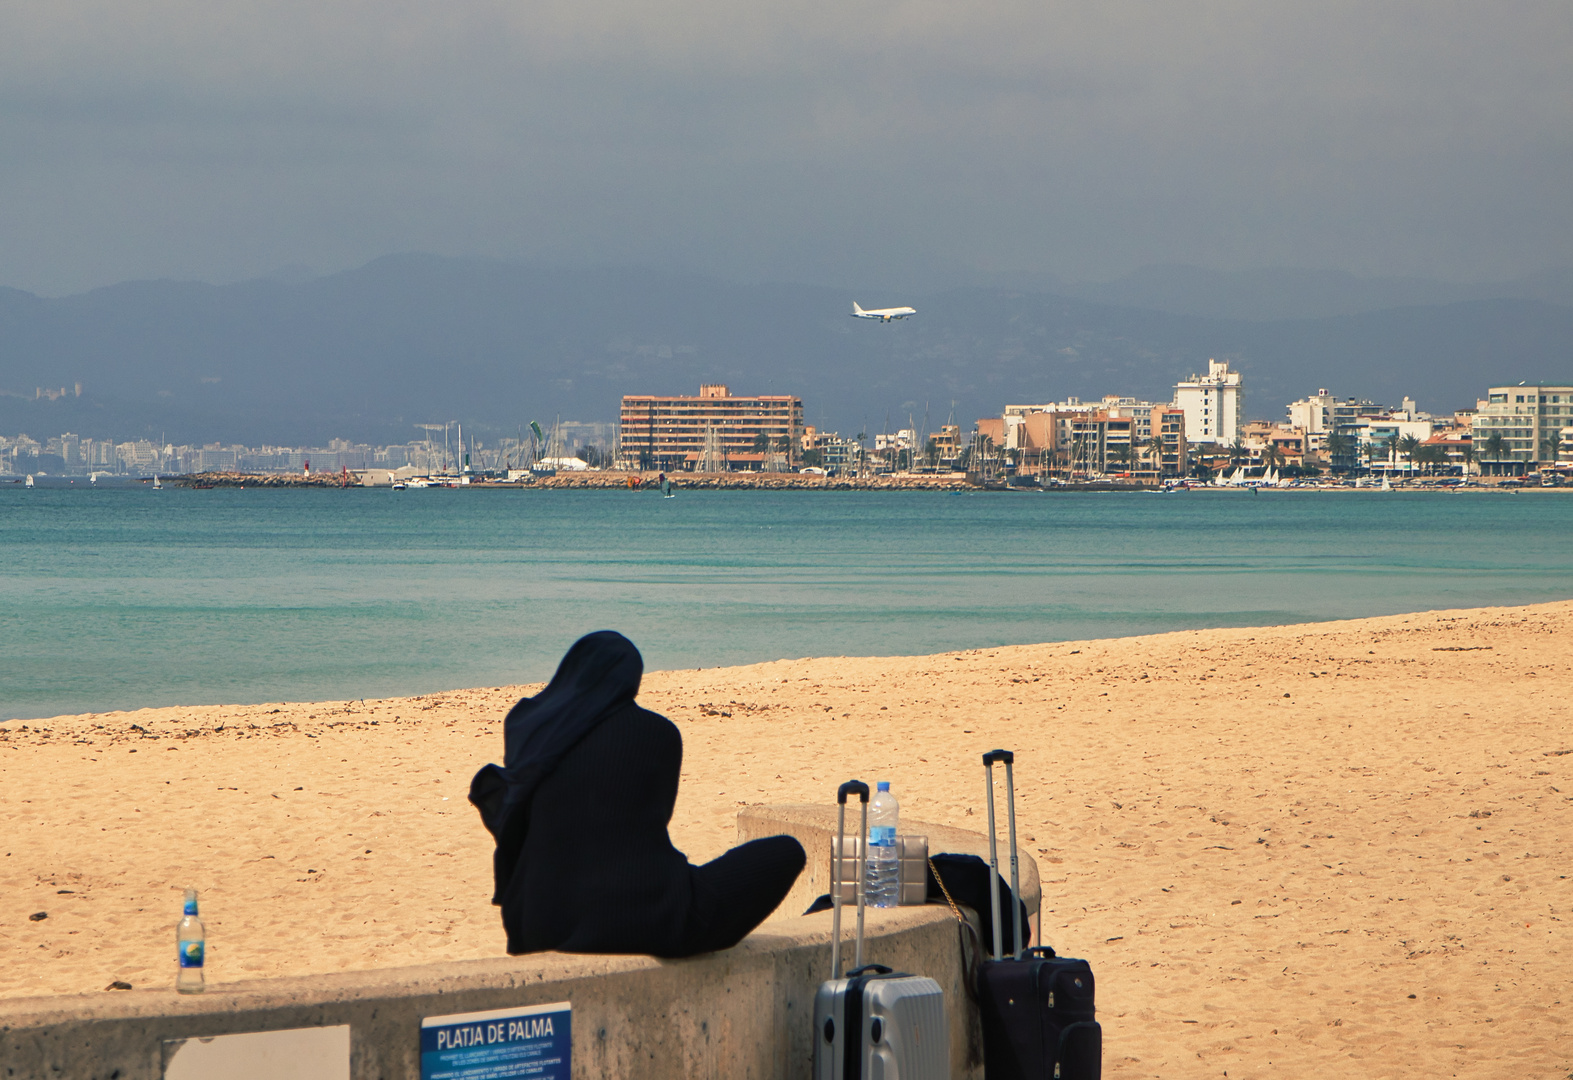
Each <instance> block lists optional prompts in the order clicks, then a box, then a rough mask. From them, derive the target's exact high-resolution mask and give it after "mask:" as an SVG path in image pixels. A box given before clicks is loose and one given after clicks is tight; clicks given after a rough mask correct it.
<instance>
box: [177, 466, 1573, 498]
mask: <svg viewBox="0 0 1573 1080" xmlns="http://www.w3.org/2000/svg"><path fill="white" fill-rule="evenodd" d="M372 471H373V472H376V473H387V471H388V470H386V469H377V470H372ZM363 475H364V474H357V473H355V472H352V473H350V479H349V481H348V482H345V480H344V479H343V478H342V477H340V476H337V475H333V474H318V475H312V476H302V475H299V474H296V473H233V472H210V473H185V474H178V475H173V476H165V477H164V478H163V479H164V482H165V483H166V484H167V485H168V486H170V487H184V488H197V489H207V488H247V487H252V488H339V487H343V488H360V487H372V488H375V487H384V488H385V487H389V486H390V482H389V481H386V480H382V479H379V480H377V481H376V482H372V481H370V480H363V479H361V478H360V477H361V476H363ZM659 475H660V474H658V473H657V472H655V471H653V470H652V471H649V472H618V471H612V470H605V471H602V470H586V471H584V472H565V473H558V474H556V475H554V476H542V477H531V478H529V479H523V480H481V479H476V480H474V481H466V482H462V483H461V482H458V481H457V480H455V481H454V482H451V483H438V482H436V481H435V480H434V481H433V482H432V483H431V484H430V485H429V486H431V487H448V488H459V489H467V490H470V491H585V490H591V491H623V490H630V484H631V482H632V481H633V480H634V479H635V478H637V479H638V483H637V484H635V485H633V487H634V488H637V489H639V490H645V491H650V490H654V489H655V488H656V487H657V486H658V481H657V477H658V476H659ZM671 480H672V487H673V489H674V490H676V491H684V490H689V491H956V492H960V491H991V492H1016V493H1030V494H1055V493H1066V494H1069V493H1073V492H1117V491H1125V492H1140V491H1148V492H1158V491H1166V490H1170V489H1165V488H1164V486H1163V484H1162V483H1161V482H1158V481H1154V480H1150V479H1130V480H1125V479H1114V480H1090V481H1077V482H1068V483H1056V484H1051V485H1048V486H1046V487H1039V486H1036V485H1027V486H1018V485H1013V484H1007V483H1005V482H1004V481H1002V480H988V481H983V480H980V479H979V478H977V477H976V476H974V475H971V474H967V473H933V474H927V473H882V474H880V475H877V476H867V477H846V476H818V475H815V474H805V473H749V472H729V473H687V472H685V473H673V474H671ZM1174 490H1176V491H1178V490H1183V491H1185V492H1186V493H1195V492H1216V493H1234V494H1245V493H1247V492H1248V491H1257V490H1265V491H1267V492H1269V493H1272V494H1276V493H1278V492H1289V491H1294V492H1309V491H1351V492H1353V491H1359V492H1371V493H1383V494H1391V493H1392V492H1393V491H1426V492H1446V493H1450V494H1457V493H1463V492H1492V493H1504V494H1505V493H1508V492H1516V491H1524V490H1528V491H1573V485H1550V486H1546V487H1541V486H1540V485H1529V486H1526V485H1524V484H1523V483H1522V482H1521V481H1520V480H1519V479H1518V478H1515V477H1495V476H1486V477H1474V478H1472V479H1471V480H1470V481H1469V482H1468V483H1467V484H1450V483H1443V482H1442V478H1425V479H1415V480H1400V481H1398V482H1397V483H1396V484H1394V485H1393V487H1392V488H1391V489H1390V490H1388V491H1385V492H1383V491H1382V490H1381V489H1380V488H1378V487H1375V486H1368V487H1356V486H1354V485H1353V484H1352V483H1342V482H1340V483H1324V484H1317V483H1310V484H1304V485H1301V486H1296V487H1276V488H1273V487H1269V488H1262V489H1258V488H1249V487H1232V488H1231V487H1211V486H1207V485H1197V486H1195V487H1190V488H1183V489H1174Z"/></svg>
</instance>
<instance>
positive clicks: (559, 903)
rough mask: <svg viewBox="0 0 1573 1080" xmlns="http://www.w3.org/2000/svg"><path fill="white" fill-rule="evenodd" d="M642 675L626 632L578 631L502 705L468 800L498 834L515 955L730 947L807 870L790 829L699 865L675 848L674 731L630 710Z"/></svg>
mask: <svg viewBox="0 0 1573 1080" xmlns="http://www.w3.org/2000/svg"><path fill="white" fill-rule="evenodd" d="M643 673H644V661H643V659H642V658H641V657H640V655H639V650H638V649H636V648H635V647H634V644H633V642H631V641H629V640H628V639H627V638H625V637H623V636H622V635H621V634H618V633H615V632H614V631H611V630H601V631H597V632H596V633H593V634H587V635H586V636H584V637H582V638H580V639H579V640H578V641H577V642H575V643H574V645H573V647H572V648H571V649H569V650H568V653H567V655H566V656H564V657H563V660H562V663H561V664H560V665H558V668H557V674H556V675H554V676H552V681H551V683H550V684H548V685H547V687H546V689H545V690H542V691H541V692H540V693H539V694H537V695H536V696H535V697H528V698H523V699H521V700H520V701H519V703H518V704H517V705H515V706H514V707H513V709H512V710H511V711H510V712H509V713H508V717H507V719H506V720H505V721H504V722H503V746H504V756H503V764H502V765H501V766H500V767H499V766H497V765H487V766H486V767H485V768H483V769H481V771H480V772H478V773H476V774H475V779H474V781H473V782H472V783H471V785H470V801H471V802H472V803H474V804H475V806H476V809H478V810H479V811H480V812H481V820H482V821H483V822H484V823H485V825H486V828H487V829H488V830H489V831H490V832H491V834H492V837H493V838H494V839H495V840H496V842H497V850H496V853H495V854H494V856H493V871H494V875H495V879H496V891H495V892H494V893H493V895H492V903H494V904H497V905H499V906H500V907H501V908H502V920H503V928H504V929H505V930H506V931H507V933H508V951H509V952H510V953H513V954H518V953H529V952H541V951H544V950H548V949H556V950H560V951H562V952H579V953H645V954H649V955H651V956H661V957H680V956H693V955H695V954H696V953H702V952H710V951H713V950H715V949H729V948H731V947H732V946H733V945H736V944H737V943H738V942H739V941H741V940H743V938H744V937H745V936H746V935H747V934H748V932H749V931H750V930H752V929H753V928H754V927H756V926H758V925H759V924H760V923H761V922H762V921H763V920H764V919H765V917H766V916H767V915H769V914H770V913H771V912H772V911H774V910H775V908H776V905H777V904H779V903H780V902H781V900H782V899H783V898H784V897H785V896H786V894H787V890H788V889H790V888H791V887H792V883H793V882H794V881H796V880H797V876H798V874H799V873H800V872H802V869H803V866H804V863H805V861H806V857H805V855H804V853H803V846H802V845H801V844H799V843H798V842H797V841H796V840H794V839H793V838H792V837H790V836H771V837H766V838H764V839H762V840H754V841H751V842H749V843H747V844H743V845H742V846H740V847H735V848H733V849H732V850H731V851H728V852H727V853H726V854H725V855H722V856H721V857H720V858H719V859H716V860H715V861H713V862H708V863H706V864H704V865H703V866H694V865H692V864H691V863H689V861H688V858H687V856H685V855H684V854H683V853H682V852H681V851H678V850H677V849H676V848H675V847H673V846H672V841H671V838H670V837H669V836H668V835H667V831H666V830H667V825H668V823H669V822H670V821H671V819H672V806H673V804H674V803H675V802H676V801H677V783H678V777H679V775H680V773H681V770H682V763H683V739H682V736H681V735H680V734H679V733H678V730H677V726H676V725H675V724H673V723H672V722H671V721H670V720H668V719H667V718H666V717H664V716H660V715H658V714H657V713H653V712H650V711H649V710H647V709H641V708H640V707H639V706H638V705H635V704H634V696H635V695H636V694H637V693H638V692H639V680H640V677H641V676H642V675H643Z"/></svg>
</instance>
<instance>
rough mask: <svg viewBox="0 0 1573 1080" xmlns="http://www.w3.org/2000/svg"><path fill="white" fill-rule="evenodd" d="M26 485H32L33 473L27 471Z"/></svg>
mask: <svg viewBox="0 0 1573 1080" xmlns="http://www.w3.org/2000/svg"><path fill="white" fill-rule="evenodd" d="M26 486H27V487H32V486H33V474H32V473H28V474H27V484H26Z"/></svg>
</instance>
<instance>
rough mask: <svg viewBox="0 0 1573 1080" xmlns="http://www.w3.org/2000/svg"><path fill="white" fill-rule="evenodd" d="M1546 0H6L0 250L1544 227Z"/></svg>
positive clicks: (908, 241) (1301, 249)
mask: <svg viewBox="0 0 1573 1080" xmlns="http://www.w3.org/2000/svg"><path fill="white" fill-rule="evenodd" d="M1570 61H1573V7H1570V5H1569V3H1568V2H1567V0H1552V2H1545V3H1537V2H1527V0H1524V2H1521V0H1514V2H1510V3H1501V2H1495V3H1451V2H1447V0H1420V2H1408V0H1405V2H1390V3H1380V2H1375V3H1374V2H1371V0H1360V2H1347V3H1346V2H1328V3H1314V2H1311V3H1288V2H1271V0H1249V2H1194V3H1162V4H1157V3H1133V2H1120V0H1116V2H1112V3H1092V2H1090V0H1089V2H1082V3H1077V4H1062V3H1053V2H1045V0H1026V2H1020V3H1015V2H988V0H983V2H976V0H975V2H959V3H958V2H956V0H911V2H859V0H755V2H750V3H739V2H737V0H667V2H666V3H664V4H651V3H633V2H629V0H608V2H602V3H596V2H594V0H530V2H513V3H499V2H463V0H457V2H436V0H422V2H419V3H400V2H397V0H376V2H365V3H342V2H334V0H311V2H309V3H308V2H302V3H290V2H277V3H267V4H255V3H244V2H224V0H142V2H139V3H135V4H128V3H125V2H124V0H114V2H108V0H47V2H35V0H21V2H8V3H4V4H0V283H3V284H9V285H13V286H16V287H20V288H25V289H30V290H33V291H37V292H42V293H45V294H51V295H54V294H60V293H66V292H72V291H77V290H81V289H85V288H89V287H92V286H96V285H101V284H106V283H110V282H114V281H119V280H123V279H126V278H140V277H181V278H197V279H203V280H211V281H222V280H234V279H237V278H241V277H246V276H253V275H257V274H262V273H266V272H269V271H272V270H275V269H277V268H279V267H282V266H285V265H288V264H303V265H305V266H307V267H310V268H311V269H313V270H315V271H318V272H328V271H333V270H339V269H344V268H346V267H349V266H353V265H358V264H360V263H362V262H365V261H366V260H369V259H371V258H374V257H376V256H379V255H383V254H387V253H390V252H396V251H410V250H421V251H431V252H437V253H441V254H450V255H466V254H478V255H494V256H502V257H507V258H524V259H535V260H547V261H569V262H574V263H586V262H590V263H605V262H611V263H639V264H650V265H657V266H664V265H670V266H679V267H684V268H689V269H695V270H701V271H708V272H715V273H720V274H723V275H727V276H736V277H743V278H750V279H767V280H774V279H790V280H801V281H813V282H820V283H826V284H830V283H835V284H845V285H849V286H856V285H859V284H865V283H875V284H882V283H900V282H911V283H920V282H921V283H936V284H937V283H943V282H945V281H948V280H951V279H955V280H963V279H965V278H966V277H967V276H968V275H974V276H975V275H977V274H978V273H989V272H1037V273H1044V272H1047V273H1054V274H1058V275H1061V276H1064V277H1068V278H1072V279H1097V278H1107V277H1112V276H1115V275H1118V274H1121V273H1124V272H1127V271H1129V270H1132V269H1134V268H1136V267H1139V266H1142V265H1145V264H1148V263H1154V262H1192V263H1198V264H1201V265H1204V266H1209V267H1214V268H1218V269H1246V268H1251V267H1258V266H1274V265H1277V266H1310V267H1324V268H1335V269H1343V270H1351V271H1355V272H1357V273H1363V274H1373V275H1374V274H1417V275H1426V276H1438V277H1447V278H1455V279H1462V280H1485V279H1495V278H1505V277H1512V276H1517V275H1520V274H1523V273H1528V272H1533V271H1536V270H1540V269H1544V268H1547V267H1550V266H1557V265H1567V264H1570V263H1573V197H1570V191H1573V62H1570Z"/></svg>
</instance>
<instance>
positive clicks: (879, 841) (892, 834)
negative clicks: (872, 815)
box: [868, 825, 896, 847]
mask: <svg viewBox="0 0 1573 1080" xmlns="http://www.w3.org/2000/svg"><path fill="white" fill-rule="evenodd" d="M868 842H869V846H870V847H895V846H896V827H895V826H894V825H871V826H869V830H868Z"/></svg>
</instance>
